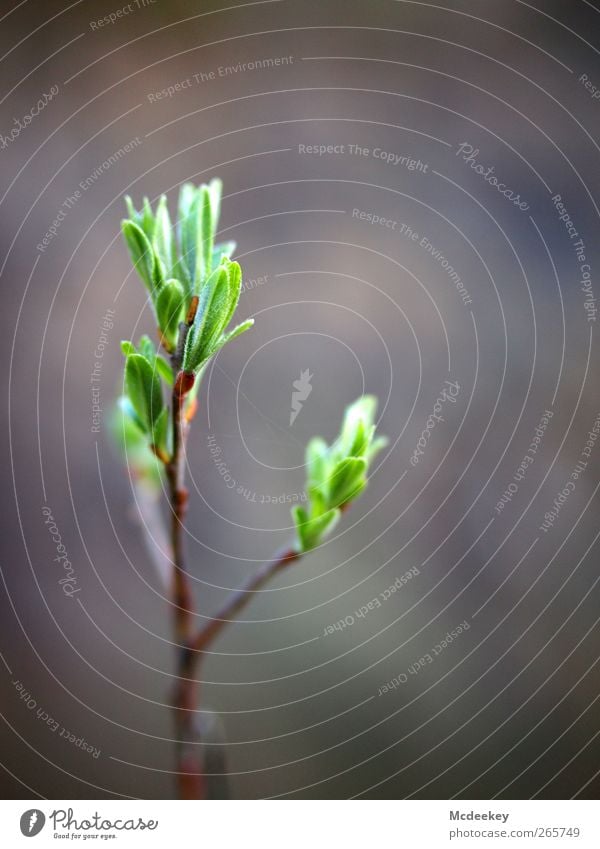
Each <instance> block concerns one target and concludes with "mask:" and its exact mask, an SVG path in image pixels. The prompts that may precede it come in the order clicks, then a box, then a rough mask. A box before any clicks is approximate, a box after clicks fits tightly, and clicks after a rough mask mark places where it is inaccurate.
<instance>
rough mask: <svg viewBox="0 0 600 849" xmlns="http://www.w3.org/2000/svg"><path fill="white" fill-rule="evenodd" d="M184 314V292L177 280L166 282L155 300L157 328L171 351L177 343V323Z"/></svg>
mask: <svg viewBox="0 0 600 849" xmlns="http://www.w3.org/2000/svg"><path fill="white" fill-rule="evenodd" d="M184 312H185V292H184V289H183V286H182V285H181V283H180V282H179V281H178V280H167V281H166V282H165V283H164V284H163V286H162V287H161V290H160V292H159V293H158V296H157V298H156V317H157V319H158V326H159V328H160V331H161V333H162V335H163V336H164V338H165V339H166V341H167V343H168V345H169V346H170V347H171V349H173V348H174V347H175V345H176V343H177V335H178V333H179V322H180V321H182V319H183V316H184Z"/></svg>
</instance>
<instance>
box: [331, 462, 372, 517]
mask: <svg viewBox="0 0 600 849" xmlns="http://www.w3.org/2000/svg"><path fill="white" fill-rule="evenodd" d="M366 470H367V461H366V460H365V459H364V458H363V457H346V459H344V460H341V461H340V462H339V463H338V464H337V466H336V467H335V468H334V470H333V472H332V474H331V477H330V478H329V480H328V482H327V488H328V495H329V505H330V506H331V507H341V505H342V504H347V503H348V502H350V501H351V500H352V499H353V498H355V497H356V495H358V493H359V492H360V491H361V490H362V489H363V488H364V483H365V478H364V475H365V472H366Z"/></svg>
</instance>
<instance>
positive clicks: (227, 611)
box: [190, 546, 300, 663]
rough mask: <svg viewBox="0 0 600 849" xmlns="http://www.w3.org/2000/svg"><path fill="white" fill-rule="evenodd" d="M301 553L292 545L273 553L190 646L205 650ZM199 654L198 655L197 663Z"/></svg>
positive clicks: (203, 628)
mask: <svg viewBox="0 0 600 849" xmlns="http://www.w3.org/2000/svg"><path fill="white" fill-rule="evenodd" d="M299 556H300V555H299V554H298V552H297V551H295V550H294V549H293V548H291V547H290V546H286V547H284V548H282V549H281V550H280V551H278V552H277V553H276V554H275V555H273V557H272V559H271V560H269V561H267V562H266V563H264V564H263V566H262V567H261V568H260V569H259V570H258V572H255V573H254V574H253V575H251V577H250V578H248V580H247V581H246V583H245V584H243V585H242V586H241V587H240V588H239V589H238V590H235V592H233V593H231V595H230V596H229V598H228V599H227V600H226V602H225V604H224V605H223V607H222V608H221V610H220V611H219V612H218V613H217V614H215V616H213V617H211V619H209V621H208V622H207V623H206V625H204V626H203V627H202V628H200V630H199V631H198V632H197V633H196V634H195V636H194V637H193V639H192V641H191V644H190V647H191V649H192V651H193V652H203V651H205V650H206V648H207V646H208V645H209V644H210V643H212V642H213V640H214V639H215V638H216V637H217V636H218V635H219V634H220V633H221V631H222V630H223V628H225V626H226V625H228V624H229V623H230V622H231V621H232V620H233V619H234V618H235V616H236V615H237V614H238V613H239V612H240V610H242V609H243V608H244V607H245V606H246V605H247V604H248V603H249V602H250V601H251V600H252V598H253V594H254V593H255V592H257V590H259V589H260V588H261V587H262V586H264V585H265V584H266V583H267V581H270V580H271V578H272V577H274V576H275V575H276V574H278V573H279V572H281V570H282V569H284V568H285V567H286V566H288V565H289V564H290V563H292V562H293V561H294V560H297V559H298V557H299ZM197 662H198V655H196V663H197Z"/></svg>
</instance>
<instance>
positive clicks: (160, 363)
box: [154, 355, 175, 386]
mask: <svg viewBox="0 0 600 849" xmlns="http://www.w3.org/2000/svg"><path fill="white" fill-rule="evenodd" d="M154 367H155V369H156V371H157V372H158V373H159V375H160V376H161V377H162V379H163V380H164V381H165V383H167V384H168V385H169V386H173V384H174V383H175V375H174V374H173V369H172V368H171V366H170V365H169V363H168V362H167V361H166V360H165V358H164V357H161V356H160V355H158V356H157V357H156V359H155V361H154Z"/></svg>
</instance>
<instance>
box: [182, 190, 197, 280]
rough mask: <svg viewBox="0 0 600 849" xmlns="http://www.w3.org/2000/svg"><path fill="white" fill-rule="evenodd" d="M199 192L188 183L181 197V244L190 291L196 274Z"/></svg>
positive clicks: (183, 263)
mask: <svg viewBox="0 0 600 849" xmlns="http://www.w3.org/2000/svg"><path fill="white" fill-rule="evenodd" d="M198 203H199V200H198V191H197V189H196V188H195V186H192V185H191V183H186V184H185V185H184V186H183V187H182V190H181V193H180V195H179V210H180V213H179V214H180V219H179V244H180V250H181V262H182V265H184V266H185V269H186V275H187V279H188V281H189V286H190V291H191V290H192V289H193V286H194V278H195V274H196V248H197V244H198V233H199V225H198Z"/></svg>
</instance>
